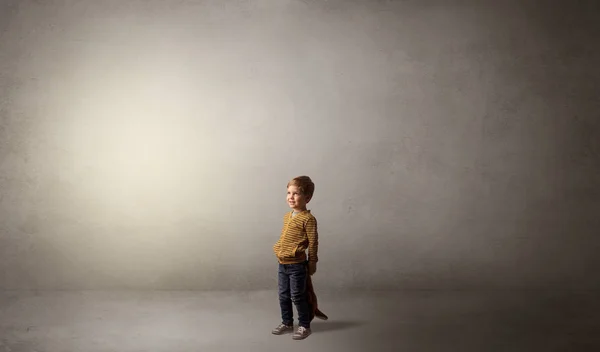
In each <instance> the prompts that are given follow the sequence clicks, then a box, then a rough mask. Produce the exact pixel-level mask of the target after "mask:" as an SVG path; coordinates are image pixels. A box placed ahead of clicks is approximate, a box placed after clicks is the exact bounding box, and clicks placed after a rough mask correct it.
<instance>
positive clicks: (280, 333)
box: [271, 329, 294, 335]
mask: <svg viewBox="0 0 600 352" xmlns="http://www.w3.org/2000/svg"><path fill="white" fill-rule="evenodd" d="M291 332H294V329H289V330H283V331H279V332H277V331H271V334H273V335H285V334H289V333H291Z"/></svg>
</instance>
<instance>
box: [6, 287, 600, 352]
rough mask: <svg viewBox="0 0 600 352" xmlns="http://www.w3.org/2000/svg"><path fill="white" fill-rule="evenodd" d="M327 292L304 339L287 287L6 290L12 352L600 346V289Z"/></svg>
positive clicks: (579, 348) (8, 348)
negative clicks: (282, 308)
mask: <svg viewBox="0 0 600 352" xmlns="http://www.w3.org/2000/svg"><path fill="white" fill-rule="evenodd" d="M318 293H319V302H320V307H321V308H322V310H323V311H324V312H325V313H327V314H328V315H329V317H330V319H329V320H328V321H319V320H315V321H314V322H313V326H312V330H313V334H312V335H311V336H310V337H308V338H307V339H306V340H303V341H294V340H292V339H291V336H290V335H285V336H275V335H272V334H271V333H270V331H271V329H272V328H273V327H275V326H276V325H277V324H278V323H279V320H280V319H279V316H278V314H279V311H278V309H279V308H278V301H277V293H276V292H275V291H254V292H193V291H146V292H140V291H129V292H127V291H124V292H123V291H118V292H104V291H102V292H98V291H52V292H34V291H0V352H21V351H27V352H35V351H38V352H42V351H44V352H54V351H57V352H58V351H61V352H67V351H85V352H96V351H119V352H130V351H156V352H158V351H165V352H166V351H169V352H178V351H202V352H212V351H215V352H217V351H261V352H269V351H284V350H285V351H286V352H293V351H307V348H308V349H309V350H310V351H373V352H375V351H377V352H379V351H381V352H383V351H394V352H398V351H410V352H419V351H427V352H430V351H461V352H469V351H478V352H481V351H486V352H487V351H528V352H532V351H544V352H549V351H594V350H596V351H598V350H600V299H599V298H600V292H598V291H577V292H572V291H400V292H358V291H357V292H345V293H342V292H318Z"/></svg>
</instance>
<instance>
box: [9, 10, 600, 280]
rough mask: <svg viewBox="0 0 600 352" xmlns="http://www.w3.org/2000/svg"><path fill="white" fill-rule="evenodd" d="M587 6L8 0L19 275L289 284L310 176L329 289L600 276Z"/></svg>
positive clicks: (595, 76) (595, 105)
mask: <svg viewBox="0 0 600 352" xmlns="http://www.w3.org/2000/svg"><path fill="white" fill-rule="evenodd" d="M167 3H169V4H168V5H167ZM567 3H568V2H567V1H563V2H562V4H560V2H551V1H546V2H542V1H537V2H534V1H502V2H500V1H437V2H433V1H416V0H415V1H299V0H296V1H292V0H283V1H281V0H279V1H274V0H273V1H266V0H263V1H217V0H214V1H192V0H189V1H177V2H159V1H121V0H119V1H117V0H108V1H92V0H86V1H58V0H56V1H32V0H29V1H18V2H17V1H12V2H9V1H4V2H3V3H2V5H1V6H2V7H1V16H2V17H1V20H0V29H1V30H2V33H1V37H0V119H1V120H0V121H1V124H0V217H1V222H0V288H2V289H80V288H84V289H96V288H101V289H103V288H142V289H145V288H149V289H151V288H157V289H227V288H232V289H263V288H273V289H274V288H275V280H276V278H275V270H276V267H275V259H274V257H273V254H272V252H271V246H272V244H273V243H274V242H275V241H276V240H277V238H278V236H279V231H280V229H281V224H282V216H283V214H284V213H285V212H286V211H287V208H286V204H285V202H284V199H285V185H286V183H287V181H288V180H289V179H290V178H292V177H294V176H297V175H303V174H307V175H309V176H311V177H312V178H313V179H314V181H315V183H316V194H315V197H314V200H313V201H312V202H311V203H310V205H309V206H310V208H311V209H312V211H313V213H314V214H315V215H316V217H317V219H318V220H319V230H320V238H321V252H320V257H321V261H320V265H319V270H318V272H317V274H316V276H315V281H316V284H317V285H318V287H319V288H322V289H325V288H341V287H344V288H350V287H352V288H423V289H448V288H451V289H472V288H477V289H480V288H485V289H488V288H491V289H494V288H526V289H531V288H600V282H599V281H598V280H595V279H594V278H596V277H597V272H596V271H595V269H596V268H598V264H599V259H598V258H600V256H598V250H599V245H600V241H599V237H598V228H600V200H599V197H600V157H599V155H600V133H599V131H600V125H599V122H598V118H599V117H600V114H599V112H600V109H599V98H598V93H599V89H598V88H599V86H598V82H599V78H600V66H598V62H600V52H599V49H598V44H595V43H597V39H598V37H600V36H599V34H600V31H599V30H598V27H599V26H598V15H597V14H598V10H599V6H598V2H595V1H588V2H585V1H579V2H576V1H571V2H570V3H571V4H567ZM576 3H577V4H576Z"/></svg>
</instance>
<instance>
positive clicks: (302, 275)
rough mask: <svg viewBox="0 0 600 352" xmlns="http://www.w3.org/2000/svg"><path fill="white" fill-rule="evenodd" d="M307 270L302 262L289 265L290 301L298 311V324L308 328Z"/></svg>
mask: <svg viewBox="0 0 600 352" xmlns="http://www.w3.org/2000/svg"><path fill="white" fill-rule="evenodd" d="M307 276H308V270H307V267H306V265H304V264H294V265H290V288H291V293H292V301H293V302H294V304H295V306H296V310H297V311H298V321H299V325H300V326H302V327H305V328H307V329H310V320H311V319H310V306H309V304H308V291H307V290H306V278H307Z"/></svg>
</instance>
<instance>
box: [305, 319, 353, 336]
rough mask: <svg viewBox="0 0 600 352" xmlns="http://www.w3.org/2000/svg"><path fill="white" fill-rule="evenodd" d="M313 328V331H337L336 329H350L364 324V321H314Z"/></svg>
mask: <svg viewBox="0 0 600 352" xmlns="http://www.w3.org/2000/svg"><path fill="white" fill-rule="evenodd" d="M310 325H311V326H310V327H311V330H312V332H313V333H316V332H328V331H336V330H348V329H352V328H355V327H358V326H361V325H364V322H360V321H339V320H338V321H335V320H328V321H316V322H315V321H313V322H312V323H311V324H310Z"/></svg>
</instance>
